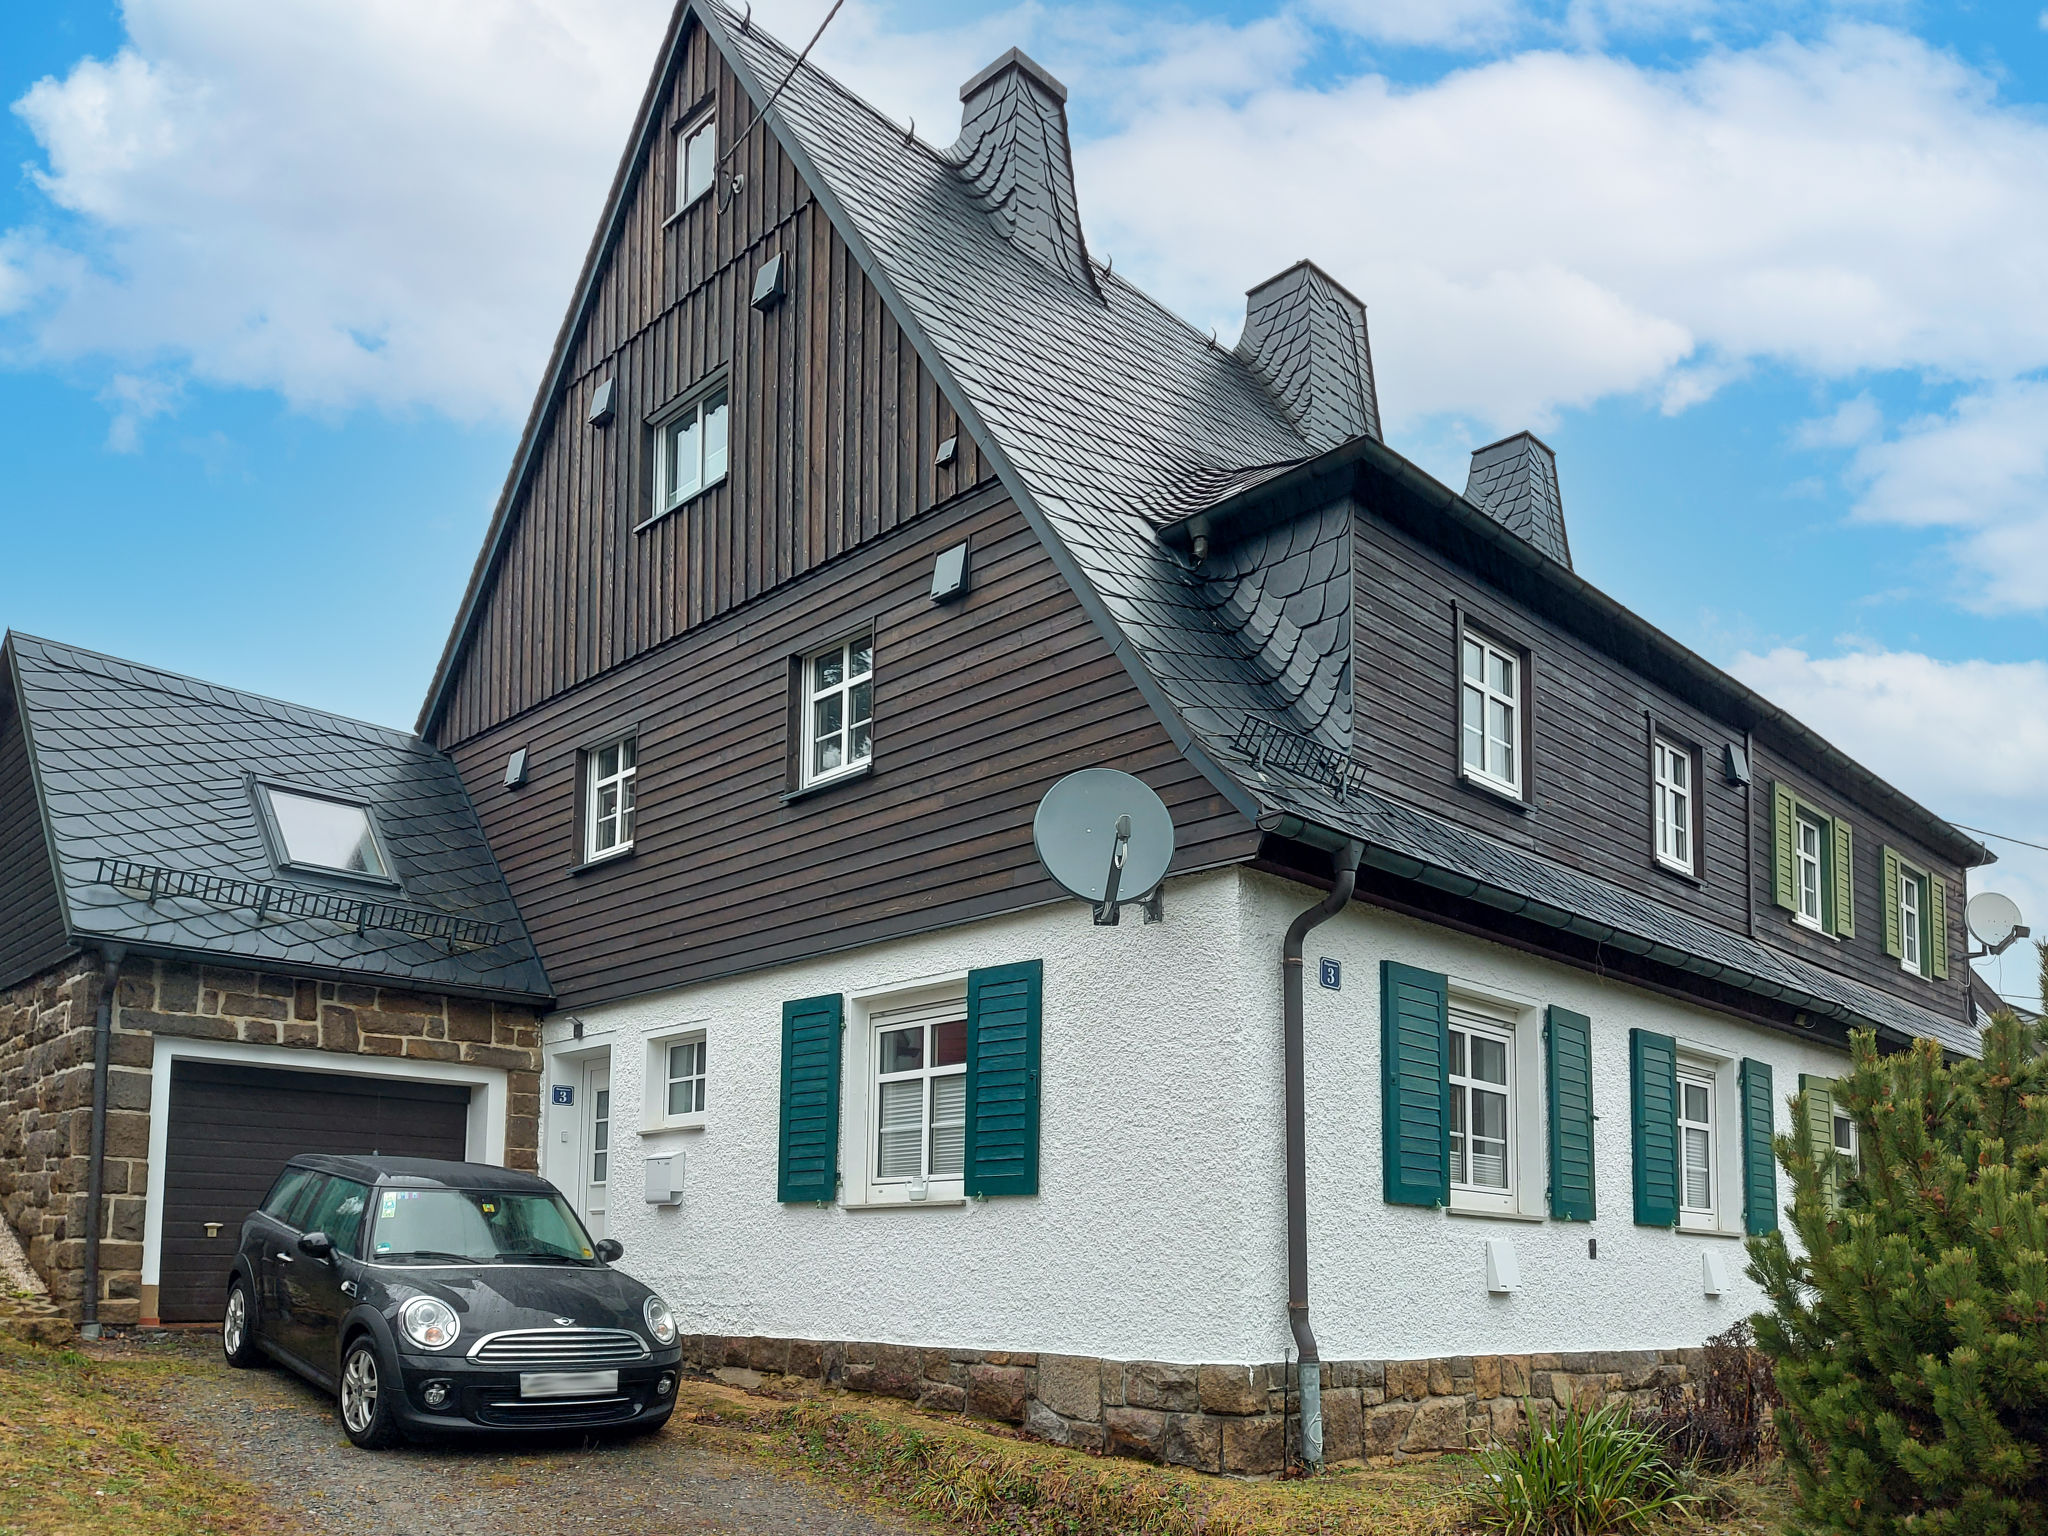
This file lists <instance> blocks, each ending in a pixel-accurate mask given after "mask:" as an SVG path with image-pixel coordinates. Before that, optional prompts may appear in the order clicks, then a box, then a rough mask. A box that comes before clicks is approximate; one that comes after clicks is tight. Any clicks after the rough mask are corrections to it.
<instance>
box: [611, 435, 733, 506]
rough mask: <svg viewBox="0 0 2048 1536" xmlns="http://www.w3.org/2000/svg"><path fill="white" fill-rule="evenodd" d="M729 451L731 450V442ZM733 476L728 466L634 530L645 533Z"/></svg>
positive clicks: (698, 500)
mask: <svg viewBox="0 0 2048 1536" xmlns="http://www.w3.org/2000/svg"><path fill="white" fill-rule="evenodd" d="M685 414H687V413H685ZM727 451H728V452H730V451H731V448H730V445H729V444H728V448H727ZM731 478H732V470H731V468H730V467H728V468H727V469H726V472H725V473H724V474H722V475H720V476H719V477H718V478H717V479H716V480H707V481H705V482H704V483H703V484H702V485H700V486H698V487H697V489H695V490H694V491H692V492H690V494H689V495H687V496H685V497H684V498H683V499H682V500H681V501H679V502H677V503H676V504H675V505H674V506H672V507H665V508H663V509H662V510H661V511H659V512H657V513H655V514H654V516H652V517H650V518H648V519H647V520H646V521H645V522H643V523H635V524H634V525H633V531H634V532H635V533H645V532H646V531H647V530H648V529H650V528H652V527H653V526H654V525H655V524H656V523H659V522H662V521H664V520H665V519H667V518H671V517H674V516H675V515H676V514H677V513H678V512H681V511H683V510H684V509H685V508H686V507H691V506H694V505H695V504H696V503H698V502H700V501H702V500H703V499H704V498H705V497H706V496H709V495H710V494H711V493H712V492H713V491H715V490H717V489H718V488H719V487H720V486H721V485H723V484H725V482H726V481H727V480H730V479H731Z"/></svg>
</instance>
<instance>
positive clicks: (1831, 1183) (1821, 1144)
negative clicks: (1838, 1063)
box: [1799, 1072, 1841, 1210]
mask: <svg viewBox="0 0 2048 1536" xmlns="http://www.w3.org/2000/svg"><path fill="white" fill-rule="evenodd" d="M1799 1091H1800V1092H1801V1093H1802V1094H1804V1095H1805V1096H1806V1145H1807V1147H1808V1149H1809V1150H1811V1151H1812V1153H1813V1161H1814V1165H1815V1166H1816V1167H1817V1168H1819V1169H1820V1173H1821V1180H1820V1187H1821V1194H1822V1197H1823V1198H1824V1199H1825V1200H1826V1201H1827V1203H1828V1208H1829V1209H1830V1210H1832V1209H1833V1208H1834V1205H1835V1202H1836V1201H1837V1200H1838V1199H1839V1198H1840V1196H1841V1180H1840V1177H1839V1173H1838V1169H1837V1164H1836V1161H1835V1080H1834V1079H1833V1078H1832V1077H1808V1076H1807V1075H1806V1074H1805V1073H1804V1072H1802V1073H1800V1074H1799Z"/></svg>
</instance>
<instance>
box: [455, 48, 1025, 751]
mask: <svg viewBox="0 0 2048 1536" xmlns="http://www.w3.org/2000/svg"><path fill="white" fill-rule="evenodd" d="M707 104H708V105H709V106H710V108H711V109H712V110H713V111H715V113H716V115H717V119H718V127H719V137H720V145H721V151H723V149H725V148H729V147H730V146H731V144H732V138H733V136H734V135H735V134H737V133H738V132H739V131H740V129H741V128H743V127H744V126H745V125H746V124H747V123H748V122H749V120H750V119H751V118H752V116H753V108H752V105H751V103H750V102H749V101H748V99H747V97H746V95H745V92H744V91H743V90H742V88H741V87H740V84H739V82H738V80H737V79H736V78H735V77H734V76H733V74H732V72H731V71H730V70H729V69H728V68H726V66H725V64H724V62H723V60H722V59H721V58H719V56H718V55H717V53H716V50H715V49H713V48H712V47H711V45H710V43H709V40H708V38H707V37H706V35H705V34H704V32H703V31H702V30H701V29H700V28H696V27H694V26H693V27H692V28H691V29H690V33H689V35H688V37H687V39H686V41H685V47H684V55H683V58H682V60H681V62H680V64H679V66H678V69H677V71H676V75H675V79H674V81H673V83H672V87H671V89H670V90H669V92H668V95H667V98H666V105H665V106H664V107H663V108H661V109H660V112H659V116H658V121H657V123H656V127H655V132H654V133H653V135H652V138H651V142H650V144H649V146H648V149H647V152H646V155H645V157H644V161H643V164H642V166H641V168H640V173H639V176H638V180H637V183H636V185H635V186H634V188H633V190H632V192H631V194H630V197H629V200H628V203H627V208H626V213H625V217H624V221H623V225H622V228H621V232H620V235H619V237H618V240H617V242H616V244H615V245H614V247H613V249H612V251H611V254H610V256H609V258H608V260H607V261H606V262H605V263H603V264H602V265H601V267H600V268H599V271H598V275H597V278H596V286H595V288H594V291H593V294H592V299H591V304H590V309H589V313H588V316H587V318H586V321H585V324H584V327H583V330H582V334H581V335H580V337H578V338H577V339H576V341H575V343H574V349H573V353H572V357H573V361H572V363H571V366H570V369H569V373H568V379H569V382H568V383H567V385H566V387H565V390H564V393H563V398H562V400H561V401H560V403H559V407H558V409H557V410H556V411H555V412H554V415H553V418H552V421H551V422H550V424H549V425H548V426H547V428H546V430H545V435H544V438H543V441H542V443H541V445H540V447H539V450H538V452H537V453H536V455H535V465H534V469H533V472H532V475H531V478H530V480H529V482H528V484H527V487H526V489H525V491H524V493H523V497H522V499H521V500H520V501H519V502H518V503H517V504H516V505H515V506H514V508H513V511H512V528H511V532H510V534H509V536H508V537H507V539H506V542H505V547H504V549H503V551H502V553H501V555H500V557H499V563H498V567H497V572H496V576H495V580H494V581H493V582H491V583H490V584H489V585H488V586H487V589H486V591H485V595H484V596H483V598H482V599H481V601H480V603H479V609H478V613H477V616H476V620H475V624H474V628H473V631H472V634H471V637H470V640H469V643H468V645H467V647H466V649H465V651H464V654H463V655H462V657H461V658H460V659H459V661H458V662H457V664H456V667H455V676H454V678H453V680H452V682H451V684H450V686H449V689H448V693H447V702H446V705H445V707H444V709H443V711H442V714H441V718H440V721H439V722H438V725H437V728H436V739H437V740H438V741H439V742H440V743H441V744H442V745H444V746H446V745H449V744H452V743H454V742H457V741H461V740H464V739H466V738H467V737H470V736H473V735H475V734H476V733H477V732H479V731H483V730H488V729H489V728H490V727H491V726H493V725H495V724H497V723H498V722H499V721H502V720H504V719H507V718H508V717H510V716H512V715H515V714H517V713H519V712H520V711H522V710H525V709H529V708H531V707H532V706H534V705H535V704H538V703H540V702H541V701H542V700H545V699H550V698H553V697H554V696H556V695H557V694H559V693H562V692H563V691H565V690H567V689H570V688H574V687H576V686H577V685H578V684H580V683H583V682H585V681H587V680H588V679H590V678H592V677H595V676H597V675H598V674H600V673H603V672H606V671H609V670H610V669H612V668H615V667H617V666H618V665H619V664H620V663H622V662H624V661H626V660H628V659H629V658H631V657H633V656H637V655H639V654H641V653H642V652H644V651H647V650H649V649H651V648H653V647H655V646H658V645H661V644H663V643H665V642H666V641H668V640H669V639H671V638H672V637H674V636H675V635H677V634H680V633H682V632H683V631H685V630H688V629H690V628H692V627H694V626H697V625H701V624H704V623H706V622H707V621H709V620H711V619H714V618H716V617H717V616H718V615H720V614H723V613H726V612H729V611H730V610H732V609H733V608H735V607H737V606H739V605H740V604H742V603H745V602H749V601H751V600H752V599H754V598H757V597H759V596H760V595H761V594H762V593H764V592H768V591H772V590H773V589H775V588H776V587H778V586H781V585H782V584H783V583H785V582H789V581H792V580H794V579H795V578H796V577H798V576H800V575H802V574H803V573H804V572H806V571H810V570H813V569H815V568H817V567H818V566H820V565H822V564H824V563H825V562H827V561H829V560H832V559H835V558H837V557H838V556H840V555H842V554H844V553H845V552H846V551H848V550H850V549H854V548H857V547H858V546H860V545H861V544H863V543H865V542H867V541H869V540H871V539H874V538H877V537H879V536H880V535H882V534H885V533H887V532H888V531H889V530H891V529H893V528H895V527H896V526H898V525H899V524H900V523H902V522H904V521H906V520H908V519H910V518H913V517H916V516H918V515H920V514H921V513H923V512H925V511H927V510H928V509H929V508H931V507H933V506H935V505H938V504H939V503H941V502H945V501H947V500H949V499H951V498H953V497H955V496H957V495H959V494H960V493H962V492H964V491H966V490H967V489H969V488H971V487H973V486H975V485H978V484H980V483H982V482H983V481H984V480H985V479H987V478H988V477H989V475H990V473H991V471H990V469H989V467H988V465H987V463H986V461H985V460H984V459H983V458H982V456H981V454H980V451H979V450H978V448H977V447H976V445H975V443H974V441H973V440H972V438H970V437H969V436H968V434H967V433H966V432H964V431H963V430H962V429H961V427H960V423H959V420H958V418H957V417H956V416H955V415H954V413H953V410H952V407H951V406H950V405H949V404H948V403H947V402H946V400H945V398H944V396H943V395H942V394H941V392H940V390H939V388H938V386H937V384H936V382H935V381H934V380H933V378H932V375H931V374H930V372H929V371H928V370H927V369H926V368H925V367H924V365H923V363H922V361H921V360H920V359H919V358H918V356H917V353H916V349H915V348H914V347H913V346H912V345H911V344H910V342H909V341H908V340H907V339H906V338H905V337H904V335H903V333H902V330H901V328H900V327H899V326H898V325H897V324H896V322H895V320H894V319H893V318H892V317H891V315H890V314H889V312H888V310H887V308H886V306H885V305H884V304H883V303H882V300H881V296H880V295H879V293H878V292H877V291H876V289H875V287H874V285H873V284H872V283H871V282H869V281H868V279H867V277H866V275H865V274H864V273H863V272H862V271H861V270H860V267H859V264H858V263H857V262H855V261H854V259H853V258H852V255H851V253H849V252H848V250H847V248H846V245H845V243H844V242H843V241H842V240H841V239H840V238H839V235H838V233H837V231H836V230H834V229H833V227H832V225H831V222H830V220H829V219H828V218H827V217H826V216H825V213H824V210H823V209H822V208H821V207H820V206H819V205H818V203H817V202H816V201H815V200H814V199H813V198H812V196H811V193H810V189H809V188H808V187H807V186H806V185H805V184H804V181H803V179H802V178H801V177H800V176H799V175H798V174H797V172H796V168H795V166H794V165H793V164H792V163H791V162H790V160H789V157H788V156H787V155H785V154H784V153H783V152H782V150H781V147H780V145H779V144H777V143H776V141H775V140H774V138H773V136H772V135H770V134H769V132H768V131H767V129H766V128H765V127H760V126H757V127H755V128H754V129H753V131H752V132H751V133H749V134H747V136H746V138H745V140H744V141H743V142H742V143H741V144H740V146H739V149H738V152H737V153H736V154H735V155H734V156H733V158H732V160H730V161H728V162H727V170H726V173H725V174H724V175H723V176H721V177H720V178H719V184H718V185H717V186H715V187H714V189H713V190H712V192H711V193H710V194H709V195H707V196H705V197H703V198H701V199H699V200H698V201H697V202H696V203H694V204H692V205H691V206H690V207H689V208H687V209H685V210H683V211H682V212H681V213H680V214H678V213H676V211H675V207H674V201H675V156H676V154H677V152H678V149H679V139H678V136H677V133H676V129H677V128H678V127H679V126H680V125H681V124H682V123H683V122H685V121H690V122H695V121H696V120H697V119H698V118H699V117H700V115H701V113H702V111H703V110H704V108H705V107H706V105H707ZM734 172H737V173H738V175H739V176H740V178H741V190H740V191H739V192H738V193H737V194H731V195H729V177H730V175H731V174H732V173H734ZM776 255H780V256H781V257H782V258H783V261H784V282H785V287H786V293H787V296H786V297H785V298H784V299H783V300H782V302H781V303H779V304H777V305H776V306H774V307H773V308H772V309H770V310H768V311H767V312H765V313H763V312H761V311H758V310H756V309H754V308H752V307H751V304H750V302H749V301H750V299H751V297H752V294H753V290H754V284H755V279H756V275H757V273H758V271H759V269H760V267H761V265H762V264H763V263H764V262H765V261H767V260H768V259H770V258H771V257H773V256H776ZM721 374H722V375H723V376H724V379H725V382H726V387H727V389H728V391H729V397H730V400H731V411H730V417H729V441H730V468H729V471H728V474H727V476H726V478H725V480H724V481H723V482H721V483H719V484H716V485H714V486H713V487H712V488H710V489H709V490H707V491H705V492H704V493H703V494H701V495H699V496H698V497H696V498H695V499H694V500H692V501H690V502H687V503H685V504H684V505H683V506H682V507H680V508H678V509H677V510H675V511H673V512H670V513H669V514H668V515H666V516H664V517H661V518H659V519H658V520H656V521H653V522H651V523H650V522H648V521H647V520H648V518H649V517H650V516H651V515H652V514H653V513H654V510H655V508H654V487H653V480H652V466H653V453H654V443H653V433H652V431H651V429H650V427H649V419H650V418H651V417H653V416H655V415H657V414H658V413H660V412H661V411H662V410H663V409H664V408H665V407H667V406H670V405H671V404H672V403H674V402H676V401H678V400H680V399H683V398H685V397H686V396H687V394H688V393H689V392H690V391H692V390H693V389H694V388H696V387H698V386H699V385H701V384H702V383H704V382H705V381H707V380H709V379H712V378H714V377H717V376H720V375H721ZM607 382H609V383H611V384H612V386H613V388H614V391H615V415H614V417H613V419H612V421H611V423H610V424H609V425H608V426H604V427H597V426H592V425H591V424H590V423H589V420H588V418H589V416H590V413H591V405H592V402H593V399H594V397H595V394H596V392H597V390H598V388H599V387H600V386H601V385H603V384H605V383H607ZM948 438H952V439H954V440H955V443H956V449H955V453H954V455H953V457H952V459H951V460H950V462H948V463H946V464H943V465H942V464H938V463H937V462H935V461H936V458H937V455H938V451H939V448H940V446H941V445H942V444H943V443H944V442H945V441H946V440H947V439H948ZM643 523H644V524H646V526H644V527H640V526H639V525H641V524H643Z"/></svg>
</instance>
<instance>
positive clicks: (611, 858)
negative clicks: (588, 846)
mask: <svg viewBox="0 0 2048 1536" xmlns="http://www.w3.org/2000/svg"><path fill="white" fill-rule="evenodd" d="M635 846H636V845H635V844H632V843H628V844H626V846H625V847H623V848H614V849H612V850H610V851H609V852H606V853H600V854H599V855H598V856H597V857H596V858H594V859H585V860H584V861H583V862H582V863H581V864H571V865H570V866H569V873H570V874H572V875H587V874H589V873H590V872H591V871H592V870H593V869H603V868H604V867H605V866H607V865H610V864H620V863H623V862H625V861H626V860H627V859H630V858H632V857H633V850H634V847H635Z"/></svg>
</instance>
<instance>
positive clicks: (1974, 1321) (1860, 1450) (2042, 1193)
mask: <svg viewBox="0 0 2048 1536" xmlns="http://www.w3.org/2000/svg"><path fill="white" fill-rule="evenodd" d="M2043 957H2044V969H2048V948H2044V950H2043ZM1852 1045H1853V1051H1854V1067H1853V1069H1852V1070H1851V1071H1850V1073H1849V1075H1848V1076H1847V1077H1846V1078H1843V1079H1842V1080H1840V1081H1839V1082H1838V1083H1837V1084H1836V1085H1835V1089H1834V1102H1835V1107H1836V1108H1837V1109H1838V1110H1845V1111H1846V1112H1847V1113H1848V1114H1849V1115H1850V1116H1851V1117H1853V1118H1854V1120H1855V1122H1856V1125H1857V1129H1858V1143H1859V1157H1858V1159H1857V1161H1856V1162H1855V1163H1854V1164H1851V1163H1850V1162H1849V1161H1847V1160H1846V1159H1844V1158H1841V1157H1838V1156H1836V1155H1834V1154H1832V1153H1831V1152H1828V1151H1824V1150H1819V1151H1817V1150H1816V1149H1815V1148H1814V1146H1813V1145H1812V1144H1811V1142H1810V1141H1809V1138H1807V1137H1804V1136H1781V1137H1780V1138H1779V1139H1778V1156H1779V1158H1780V1160H1781V1161H1782V1162H1783V1163H1784V1165H1785V1167H1786V1168H1787V1169H1789V1170H1790V1171H1791V1175H1792V1184H1793V1200H1792V1206H1791V1216H1792V1228H1793V1231H1794V1233H1795V1234H1796V1235H1797V1238H1798V1241H1799V1245H1800V1247H1801V1248H1802V1249H1803V1252H1799V1253H1796V1254H1795V1252H1794V1251H1793V1248H1792V1246H1791V1245H1790V1244H1788V1243H1787V1241H1786V1240H1785V1236H1784V1235H1783V1234H1782V1233H1770V1234H1767V1235H1765V1236H1762V1237H1758V1238H1752V1239H1751V1240H1750V1245H1749V1249H1750V1260H1751V1262H1750V1274H1751V1275H1752V1276H1754V1277H1755V1279H1756V1280H1757V1281H1758V1283H1759V1284H1761V1285H1762V1286H1763V1288H1764V1290H1765V1291H1766V1292H1767V1293H1768V1295H1769V1297H1770V1301H1771V1307H1772V1310H1771V1311H1770V1312H1769V1313H1767V1314H1765V1315H1763V1316H1761V1317H1759V1318H1758V1319H1757V1322H1756V1331H1757V1342H1758V1344H1759V1346H1760V1347H1761V1348H1762V1349H1763V1350H1764V1351H1765V1353H1766V1354H1768V1355H1769V1356H1770V1357H1771V1359H1772V1361H1773V1363H1774V1365H1775V1367H1776V1371H1777V1379H1778V1388H1779V1391H1780V1392H1781V1393H1782V1394H1783V1397H1784V1406H1783V1407H1782V1408H1781V1409H1780V1410H1779V1411H1778V1416H1779V1432H1780V1439H1781V1441H1782V1444H1783V1449H1784V1454H1785V1460H1786V1463H1787V1465H1788V1467H1789V1468H1790V1471H1791V1474H1792V1482H1793V1487H1794V1492H1795V1495H1796V1498H1797V1504H1798V1509H1797V1514H1796V1517H1795V1520H1794V1528H1795V1529H1796V1530H1799V1531H1802V1532H1810V1533H1820V1532H1828V1533H1842V1536H1848V1533H1854V1536H1903V1533H1907V1532H1911V1533H1914V1536H1964V1533H1969V1536H2004V1533H2012V1536H2020V1533H2036V1536H2038V1533H2040V1532H2042V1531H2048V1031H2044V1029H2043V1027H2042V1026H2041V1025H2040V1024H2039V1023H2028V1022H2024V1021H2022V1020H2020V1019H2019V1018H2017V1017H2015V1016H2014V1015H2012V1014H2010V1013H2004V1014H2001V1015H1999V1016H1998V1017H1997V1018H1996V1019H1995V1020H1994V1021H1993V1022H1992V1023H1991V1025H1990V1026H1989V1027H1988V1028H1987V1029H1986V1030H1985V1032H1984V1054H1983V1056H1982V1058H1981V1059H1978V1060H1967V1059H1966V1060H1961V1061H1957V1062H1955V1063H1953V1064H1950V1063H1948V1062H1945V1061H1944V1060H1943V1059H1942V1053H1941V1049H1940V1047H1939V1046H1937V1045H1936V1044H1935V1043H1934V1042H1933V1041H1930V1040H1922V1041H1919V1042H1918V1043H1917V1044H1916V1045H1915V1046H1914V1048H1913V1049H1912V1050H1911V1051H1909V1052H1902V1053H1899V1054H1895V1055H1889V1056H1884V1055H1880V1054H1879V1053H1878V1050H1877V1047H1876V1043H1875V1041H1874V1040H1873V1039H1872V1038H1871V1036H1869V1035H1867V1034H1863V1035H1858V1036H1856V1037H1855V1039H1854V1040H1853V1042H1852ZM1804 1099H1805V1096H1804V1095H1803V1094H1802V1095H1801V1098H1800V1101H1799V1103H1798V1105H1797V1113H1796V1116H1795V1119H1794V1122H1793V1123H1794V1124H1795V1125H1805V1124H1806V1123H1807V1122H1806V1118H1805V1117H1806V1112H1807V1108H1808V1106H1807V1104H1806V1103H1805V1102H1804Z"/></svg>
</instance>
